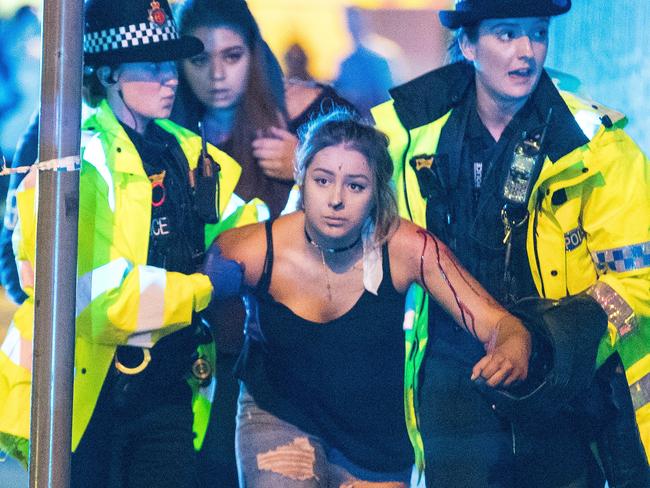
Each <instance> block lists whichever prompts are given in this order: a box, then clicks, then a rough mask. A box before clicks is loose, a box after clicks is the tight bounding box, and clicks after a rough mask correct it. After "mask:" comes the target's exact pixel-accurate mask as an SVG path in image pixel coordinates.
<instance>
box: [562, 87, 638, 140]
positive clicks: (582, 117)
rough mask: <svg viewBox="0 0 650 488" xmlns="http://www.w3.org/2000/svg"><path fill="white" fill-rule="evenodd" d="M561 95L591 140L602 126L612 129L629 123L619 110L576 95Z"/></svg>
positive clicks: (568, 93) (565, 93)
mask: <svg viewBox="0 0 650 488" xmlns="http://www.w3.org/2000/svg"><path fill="white" fill-rule="evenodd" d="M560 94H561V95H562V98H563V99H564V102H565V103H566V104H567V106H568V107H569V110H571V113H572V114H573V116H574V117H575V119H576V122H577V123H578V125H579V126H580V129H582V132H584V134H585V135H586V136H587V137H588V138H589V139H590V140H591V139H592V138H593V137H594V136H595V135H596V133H597V132H598V130H599V129H600V128H601V126H604V127H605V128H606V129H610V128H612V127H613V126H614V125H617V124H620V125H621V126H625V124H626V123H627V118H626V117H625V114H623V113H621V112H619V111H617V110H614V109H611V108H609V107H607V106H605V105H602V104H600V103H597V102H594V101H593V100H588V99H586V98H581V97H579V96H577V95H576V94H575V93H570V92H566V91H562V92H560Z"/></svg>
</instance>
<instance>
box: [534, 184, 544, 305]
mask: <svg viewBox="0 0 650 488" xmlns="http://www.w3.org/2000/svg"><path fill="white" fill-rule="evenodd" d="M542 198H543V194H542V192H541V190H537V201H536V202H535V212H534V214H533V251H534V253H535V264H536V265H537V274H538V275H539V282H540V284H541V288H542V298H546V290H545V289H544V276H542V266H541V265H540V262H539V251H538V249H537V223H538V222H539V210H540V208H541V206H542Z"/></svg>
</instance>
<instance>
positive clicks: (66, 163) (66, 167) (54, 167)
mask: <svg viewBox="0 0 650 488" xmlns="http://www.w3.org/2000/svg"><path fill="white" fill-rule="evenodd" d="M3 159H4V158H3ZM34 167H36V169H37V170H38V171H79V170H80V169H81V163H80V158H79V155H76V156H66V157H65V158H61V159H50V160H49V161H39V162H38V163H34V164H33V165H32V166H16V167H15V168H7V165H6V164H5V163H4V161H3V164H2V170H0V176H7V175H12V174H17V173H19V174H20V173H29V171H30V170H31V169H32V168H34Z"/></svg>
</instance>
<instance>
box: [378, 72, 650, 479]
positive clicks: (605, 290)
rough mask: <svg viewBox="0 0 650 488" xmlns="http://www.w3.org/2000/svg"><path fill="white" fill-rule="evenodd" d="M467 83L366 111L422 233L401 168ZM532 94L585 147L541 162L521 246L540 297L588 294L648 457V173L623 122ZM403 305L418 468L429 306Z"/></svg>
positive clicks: (457, 80)
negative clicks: (619, 362)
mask: <svg viewBox="0 0 650 488" xmlns="http://www.w3.org/2000/svg"><path fill="white" fill-rule="evenodd" d="M442 70H445V71H444V72H443V71H442ZM459 71H460V73H459ZM468 76H471V75H468V74H467V73H466V72H465V73H463V72H462V68H459V67H457V66H455V65H452V66H449V67H445V68H442V69H441V70H437V73H436V72H435V71H434V72H432V73H429V74H427V75H424V76H422V77H421V78H419V79H416V80H413V81H412V82H410V83H408V84H407V85H404V86H403V87H400V88H397V89H395V90H392V91H391V94H392V96H393V99H392V100H390V101H388V102H385V103H384V104H382V105H379V106H377V107H375V108H374V109H373V111H372V114H373V117H374V119H375V121H376V123H377V127H378V129H380V130H382V131H383V132H384V133H386V134H387V135H388V136H389V138H390V146H389V151H390V153H391V157H392V159H393V162H394V164H395V169H394V174H393V176H394V182H395V188H396V190H397V195H398V205H399V208H400V212H401V214H402V215H403V216H404V217H406V218H411V219H412V220H413V221H414V222H415V223H417V224H419V225H421V226H423V227H426V205H427V201H426V199H425V198H423V196H422V194H421V193H420V188H419V185H418V180H417V176H416V174H415V170H414V169H413V168H412V167H411V165H410V164H409V161H410V160H411V159H412V158H413V157H414V156H417V155H424V154H427V155H430V154H435V153H436V149H437V147H438V142H439V138H440V134H441V131H442V129H443V127H444V126H445V124H446V123H447V121H448V119H449V116H450V114H451V112H452V110H453V105H454V104H455V103H456V102H458V100H459V98H458V97H459V96H460V95H456V94H454V91H456V93H458V92H459V89H458V88H457V86H458V85H463V83H464V84H465V86H467V83H468V82H469V80H470V79H473V76H471V78H468ZM452 80H453V81H452ZM540 85H543V89H545V90H548V92H549V93H550V94H551V97H552V103H554V104H555V106H554V111H555V113H556V114H557V113H560V112H562V110H564V111H565V113H566V117H567V118H568V119H571V123H572V124H573V123H574V121H575V122H577V123H578V125H579V127H580V128H582V132H584V136H585V137H584V141H585V142H586V143H584V144H582V143H581V144H577V145H576V144H574V145H573V146H572V147H570V148H569V150H568V152H564V153H558V154H553V158H552V159H551V157H547V158H546V160H545V162H544V164H543V167H542V170H541V173H540V175H539V178H538V180H537V182H536V183H535V186H534V189H533V192H532V195H531V200H530V201H529V203H528V211H529V215H530V218H529V219H528V229H527V246H526V247H527V249H526V250H527V255H528V261H529V265H530V269H531V271H532V276H533V279H534V281H535V285H536V287H537V290H538V292H539V294H540V296H543V297H548V298H553V299H559V298H561V297H564V296H567V295H573V294H577V293H580V292H583V291H588V293H590V294H591V295H592V296H593V297H594V298H595V299H596V300H597V301H598V302H599V303H600V304H601V306H602V307H603V309H604V310H605V312H607V315H608V317H609V330H608V333H607V334H606V336H605V337H603V339H602V342H601V345H600V348H599V351H598V364H602V362H603V361H604V360H605V359H606V358H607V357H608V356H609V355H610V354H612V352H613V351H615V350H616V351H618V352H619V353H620V355H621V357H622V359H623V363H624V365H625V367H626V372H627V379H628V383H629V385H630V391H631V393H632V400H633V403H634V407H635V410H636V415H637V421H638V424H639V428H640V431H641V436H642V439H643V443H644V445H645V448H646V453H650V164H649V161H648V159H647V157H646V156H645V155H644V154H643V153H642V152H641V150H640V149H639V148H638V147H637V145H636V144H635V143H634V142H633V141H632V140H631V139H630V138H629V137H628V135H627V134H626V133H625V132H624V130H623V127H624V126H625V125H626V119H625V118H624V116H623V115H622V114H619V113H617V112H614V111H611V110H608V109H606V108H604V107H601V106H598V105H596V104H594V103H592V102H588V101H584V100H581V99H579V98H577V97H575V96H573V95H571V94H569V93H562V94H561V98H560V96H559V94H558V92H557V90H555V88H554V87H553V86H552V82H551V81H550V79H549V78H548V76H546V75H544V76H543V77H542V80H540ZM446 89H449V90H450V91H449V95H450V96H449V99H448V100H444V101H443V103H442V104H441V108H440V107H436V108H433V103H432V102H431V101H432V100H434V99H435V98H436V97H438V98H440V97H441V93H442V92H444V90H446ZM538 89H540V88H539V86H538ZM426 94H428V95H426ZM553 94H554V95H553ZM454 97H456V98H455V99H454ZM445 104H446V105H445ZM567 107H568V110H567ZM569 111H570V112H569ZM576 130H578V131H579V129H578V127H577V126H576ZM558 137H559V138H562V137H566V134H558ZM580 137H582V134H581V135H580ZM409 298H410V300H411V301H410V313H411V322H412V324H413V325H412V327H410V326H405V329H406V367H405V408H406V418H407V425H408V427H409V434H410V436H411V441H412V443H413V446H414V449H415V452H416V462H417V464H418V466H419V467H420V468H421V467H422V466H423V464H424V459H423V445H422V438H421V436H420V434H419V432H418V428H417V426H418V416H417V401H418V393H417V391H418V371H419V368H420V365H421V363H422V360H423V358H424V351H425V348H426V345H427V338H428V335H427V318H428V316H427V307H426V305H427V299H428V298H427V297H426V296H425V295H424V294H423V293H422V290H421V289H419V288H418V289H414V290H412V291H411V293H410V294H409ZM411 322H405V325H408V324H410V323H411ZM567 325H570V324H567Z"/></svg>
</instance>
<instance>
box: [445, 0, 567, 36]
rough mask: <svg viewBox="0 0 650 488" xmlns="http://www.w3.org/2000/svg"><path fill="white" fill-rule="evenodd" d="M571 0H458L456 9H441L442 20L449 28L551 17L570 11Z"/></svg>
mask: <svg viewBox="0 0 650 488" xmlns="http://www.w3.org/2000/svg"><path fill="white" fill-rule="evenodd" d="M570 8H571V0H457V1H456V5H455V7H454V10H441V11H440V13H439V15H440V22H441V23H442V25H444V26H445V27H447V28H449V29H458V28H459V27H461V26H464V25H472V24H476V23H477V22H479V21H481V20H484V19H506V18H520V17H550V16H553V15H561V14H563V13H565V12H568V11H569V9H570Z"/></svg>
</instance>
